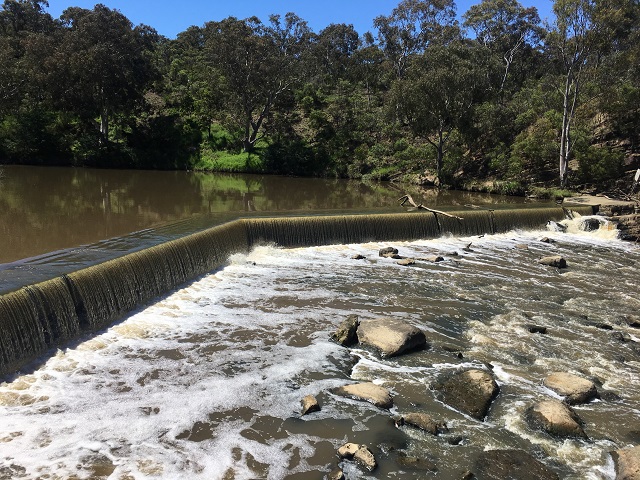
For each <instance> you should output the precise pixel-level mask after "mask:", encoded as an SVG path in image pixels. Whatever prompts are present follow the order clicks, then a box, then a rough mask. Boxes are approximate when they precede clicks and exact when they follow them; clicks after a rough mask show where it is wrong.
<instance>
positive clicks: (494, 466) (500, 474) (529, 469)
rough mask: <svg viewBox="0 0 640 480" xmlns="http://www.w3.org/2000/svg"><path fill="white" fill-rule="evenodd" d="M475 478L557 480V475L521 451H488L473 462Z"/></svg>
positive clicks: (489, 479) (491, 479)
mask: <svg viewBox="0 0 640 480" xmlns="http://www.w3.org/2000/svg"><path fill="white" fill-rule="evenodd" d="M474 472H475V474H476V476H477V478H482V479H487V480H504V479H507V478H517V479H518V480H558V478H559V477H558V474H557V473H555V472H554V471H553V470H551V469H550V468H549V467H547V466H546V465H545V464H544V463H542V462H540V461H539V460H536V459H535V458H533V457H532V456H531V455H529V454H528V453H526V452H523V451H522V450H489V451H486V452H482V453H481V454H480V456H479V457H478V459H477V460H476V462H475V466H474Z"/></svg>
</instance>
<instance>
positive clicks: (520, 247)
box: [516, 243, 529, 250]
mask: <svg viewBox="0 0 640 480" xmlns="http://www.w3.org/2000/svg"><path fill="white" fill-rule="evenodd" d="M516 250H529V245H527V244H526V243H519V244H518V245H516Z"/></svg>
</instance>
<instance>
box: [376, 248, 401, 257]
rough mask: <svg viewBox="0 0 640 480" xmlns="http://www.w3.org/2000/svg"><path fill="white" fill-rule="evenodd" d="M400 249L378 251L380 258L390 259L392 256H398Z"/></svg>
mask: <svg viewBox="0 0 640 480" xmlns="http://www.w3.org/2000/svg"><path fill="white" fill-rule="evenodd" d="M397 254H398V249H397V248H393V247H384V248H381V249H380V250H378V256H380V257H389V256H391V255H397Z"/></svg>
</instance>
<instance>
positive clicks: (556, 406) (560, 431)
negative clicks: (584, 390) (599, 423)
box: [525, 399, 587, 439]
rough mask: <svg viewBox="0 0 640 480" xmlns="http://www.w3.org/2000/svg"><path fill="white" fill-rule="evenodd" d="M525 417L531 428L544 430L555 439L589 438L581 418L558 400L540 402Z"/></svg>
mask: <svg viewBox="0 0 640 480" xmlns="http://www.w3.org/2000/svg"><path fill="white" fill-rule="evenodd" d="M525 415H526V420H527V423H528V424H529V426H530V427H531V428H534V429H537V430H543V431H545V432H547V433H548V434H550V435H553V436H555V437H561V438H565V437H574V438H583V439H586V438H587V434H586V433H584V430H583V429H582V425H581V424H582V421H581V420H580V417H578V415H577V414H576V412H574V411H573V409H572V408H571V407H569V406H568V405H566V404H565V403H562V402H560V401H558V400H552V399H549V400H543V401H541V402H538V403H537V404H535V405H534V406H532V407H530V408H529V409H528V410H527V412H526V414H525Z"/></svg>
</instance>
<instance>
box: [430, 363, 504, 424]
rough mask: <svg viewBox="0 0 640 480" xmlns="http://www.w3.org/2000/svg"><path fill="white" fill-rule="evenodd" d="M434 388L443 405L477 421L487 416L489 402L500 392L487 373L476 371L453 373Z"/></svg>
mask: <svg viewBox="0 0 640 480" xmlns="http://www.w3.org/2000/svg"><path fill="white" fill-rule="evenodd" d="M435 388H436V390H438V391H439V392H440V393H441V395H442V397H443V401H444V403H446V404H447V405H450V406H451V407H453V408H455V409H456V410H460V411H461V412H463V413H465V414H467V415H469V416H471V417H473V418H475V419H477V420H483V419H484V418H485V417H486V416H487V413H488V412H489V407H490V406H491V402H492V401H493V399H494V398H495V397H496V395H498V392H499V391H500V388H499V387H498V384H497V383H496V381H495V380H494V379H493V376H492V375H491V374H490V373H489V372H487V371H485V370H477V369H472V370H466V371H464V372H459V373H455V374H454V375H453V376H451V377H450V378H448V379H446V380H445V381H443V382H441V383H439V384H437V385H436V386H435Z"/></svg>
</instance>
